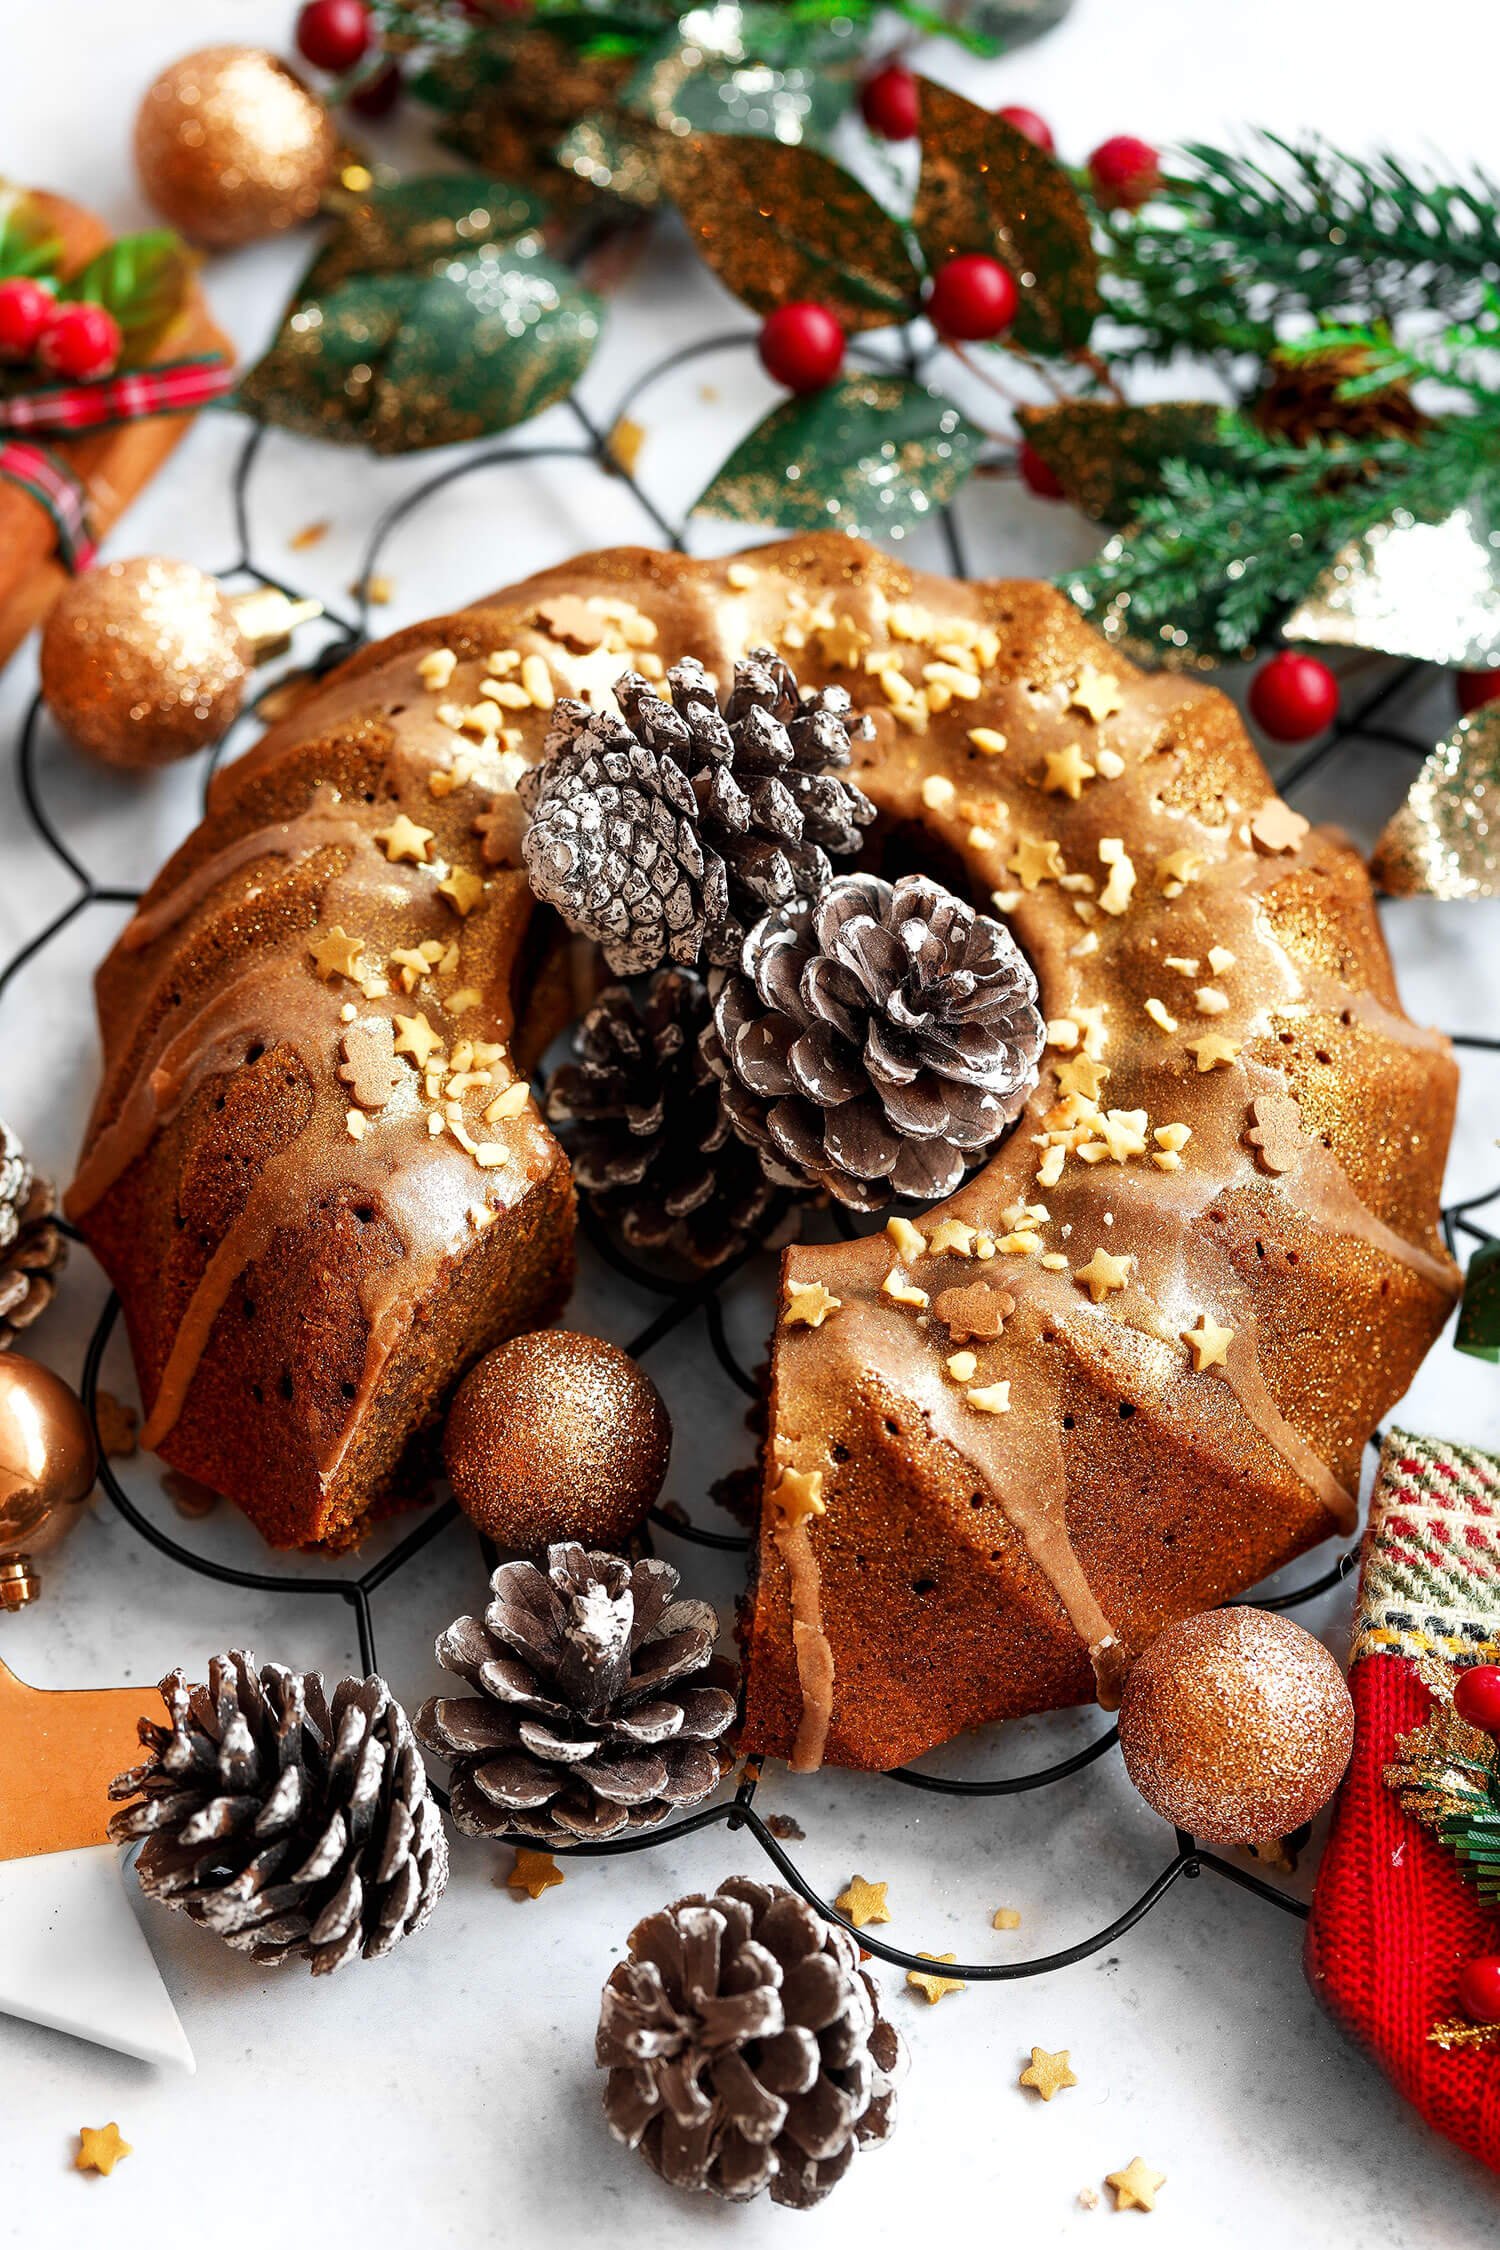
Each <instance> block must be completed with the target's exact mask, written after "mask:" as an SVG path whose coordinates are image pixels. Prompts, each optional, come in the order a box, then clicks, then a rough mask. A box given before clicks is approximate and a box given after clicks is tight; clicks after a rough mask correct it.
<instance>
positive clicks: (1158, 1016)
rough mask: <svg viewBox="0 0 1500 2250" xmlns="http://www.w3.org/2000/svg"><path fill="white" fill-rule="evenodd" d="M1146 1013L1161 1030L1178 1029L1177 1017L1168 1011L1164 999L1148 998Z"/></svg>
mask: <svg viewBox="0 0 1500 2250" xmlns="http://www.w3.org/2000/svg"><path fill="white" fill-rule="evenodd" d="M1146 1013H1147V1015H1148V1016H1149V1017H1150V1018H1151V1021H1152V1022H1153V1023H1154V1024H1155V1025H1156V1026H1157V1028H1158V1029H1159V1030H1161V1031H1175V1030H1176V1029H1177V1018H1176V1017H1175V1016H1173V1015H1169V1014H1168V1013H1167V1009H1166V1005H1165V1003H1164V1002H1163V1001H1160V1000H1148V1001H1147V1002H1146Z"/></svg>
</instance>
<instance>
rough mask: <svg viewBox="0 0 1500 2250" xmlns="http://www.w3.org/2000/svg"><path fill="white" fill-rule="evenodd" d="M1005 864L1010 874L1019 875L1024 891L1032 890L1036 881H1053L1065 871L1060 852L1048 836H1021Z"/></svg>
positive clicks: (1036, 883)
mask: <svg viewBox="0 0 1500 2250" xmlns="http://www.w3.org/2000/svg"><path fill="white" fill-rule="evenodd" d="M1005 865H1006V868H1007V870H1008V871H1009V873H1010V874H1012V875H1018V876H1019V877H1020V879H1021V888H1022V890H1024V891H1034V890H1035V889H1036V887H1037V885H1038V883H1055V882H1056V881H1057V879H1058V877H1059V875H1064V874H1066V873H1067V869H1066V868H1065V867H1064V866H1063V856H1062V853H1061V851H1060V850H1059V848H1058V846H1057V843H1056V841H1055V840H1054V839H1053V838H1052V837H1050V836H1023V837H1022V838H1021V839H1020V841H1019V842H1018V844H1017V845H1016V848H1015V850H1014V851H1013V852H1012V853H1011V855H1010V858H1009V859H1008V860H1007V861H1006V862H1005Z"/></svg>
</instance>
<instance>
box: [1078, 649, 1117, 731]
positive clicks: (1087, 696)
mask: <svg viewBox="0 0 1500 2250" xmlns="http://www.w3.org/2000/svg"><path fill="white" fill-rule="evenodd" d="M1124 707H1125V698H1124V697H1123V695H1121V693H1120V683H1119V681H1118V680H1117V679H1116V678H1115V676H1114V674H1113V672H1101V671H1099V670H1098V669H1097V667H1096V666H1094V665H1092V664H1084V665H1080V667H1079V671H1078V679H1077V681H1076V683H1075V685H1074V688H1073V692H1072V694H1071V695H1070V696H1069V697H1068V709H1069V710H1070V711H1086V712H1087V713H1088V715H1089V717H1090V718H1091V719H1092V720H1093V722H1094V724H1095V726H1098V724H1099V722H1100V720H1101V719H1112V718H1113V717H1114V715H1115V713H1116V711H1121V710H1123V709H1124Z"/></svg>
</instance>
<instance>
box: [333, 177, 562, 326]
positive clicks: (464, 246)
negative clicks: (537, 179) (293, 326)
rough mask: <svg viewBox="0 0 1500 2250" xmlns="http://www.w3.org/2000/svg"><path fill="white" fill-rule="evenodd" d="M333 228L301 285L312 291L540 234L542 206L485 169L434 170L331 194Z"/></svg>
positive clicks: (421, 268) (419, 268)
mask: <svg viewBox="0 0 1500 2250" xmlns="http://www.w3.org/2000/svg"><path fill="white" fill-rule="evenodd" d="M329 200H330V204H331V207H332V209H333V210H334V211H335V212H336V213H337V215H338V218H339V222H340V223H339V226H338V230H337V232H336V233H335V234H334V236H333V238H332V240H331V241H330V242H329V244H328V245H327V247H326V249H324V250H323V251H321V252H320V254H319V256H318V257H317V259H316V260H315V261H314V263H313V266H312V268H311V270H310V272H309V274H308V276H307V278H306V280H305V281H304V283H303V294H304V295H307V296H317V295H319V294H321V292H322V291H323V290H325V289H328V288H331V287H332V286H333V285H334V283H335V282H339V281H342V280H343V279H344V278H345V276H346V275H348V274H351V273H417V272H422V273H426V272H430V271H431V269H432V268H433V267H434V266H435V265H436V264H437V263H438V261H439V260H440V259H442V258H452V257H462V256H464V255H465V253H467V252H468V251H471V250H477V249H479V248H480V247H481V246H482V245H483V244H485V243H499V244H505V243H511V242H517V241H519V240H520V239H521V237H522V236H523V235H528V234H537V233H539V232H540V230H541V228H542V226H543V224H544V222H545V220H546V217H547V206H546V204H545V202H544V201H543V200H542V198H541V196H539V195H533V194H532V193H531V192H530V191H529V190H528V189H526V188H520V187H512V186H511V185H510V184H509V183H508V182H507V181H505V180H493V179H491V178H490V177H489V176H488V174H487V173H483V172H434V173H431V174H428V175H425V176H422V177H419V178H417V179H407V180H396V181H393V182H392V183H391V184H390V185H389V186H375V187H370V188H367V189H366V190H365V191H364V192H363V193H362V194H355V193H349V192H344V191H335V193H334V194H333V195H332V196H331V197H330V199H329Z"/></svg>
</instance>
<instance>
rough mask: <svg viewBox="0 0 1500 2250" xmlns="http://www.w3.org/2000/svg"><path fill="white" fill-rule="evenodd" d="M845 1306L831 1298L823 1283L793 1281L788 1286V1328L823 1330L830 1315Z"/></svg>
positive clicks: (840, 1300) (839, 1300) (840, 1301)
mask: <svg viewBox="0 0 1500 2250" xmlns="http://www.w3.org/2000/svg"><path fill="white" fill-rule="evenodd" d="M842 1304H843V1299H842V1297H834V1296H830V1294H829V1292H828V1291H827V1290H826V1289H825V1288H824V1287H823V1284H822V1282H821V1281H793V1282H790V1283H789V1284H788V1285H787V1293H786V1313H785V1316H784V1317H785V1320H786V1325H787V1327H788V1328H821V1327H822V1325H823V1323H824V1321H825V1320H827V1318H828V1316H829V1314H830V1313H836V1312H837V1311H838V1310H839V1309H840V1307H841V1306H842Z"/></svg>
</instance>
